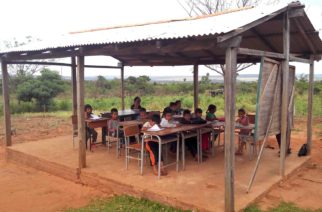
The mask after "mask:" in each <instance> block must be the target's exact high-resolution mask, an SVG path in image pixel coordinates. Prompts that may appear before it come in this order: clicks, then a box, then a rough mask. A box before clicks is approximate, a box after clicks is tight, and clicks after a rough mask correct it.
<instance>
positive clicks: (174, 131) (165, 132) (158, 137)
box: [141, 123, 212, 179]
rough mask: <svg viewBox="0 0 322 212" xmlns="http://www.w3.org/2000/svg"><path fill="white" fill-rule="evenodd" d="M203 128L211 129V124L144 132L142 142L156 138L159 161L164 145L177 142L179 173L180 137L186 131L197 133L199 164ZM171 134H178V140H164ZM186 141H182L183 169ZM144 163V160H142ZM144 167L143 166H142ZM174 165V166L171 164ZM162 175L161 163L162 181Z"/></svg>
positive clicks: (159, 167)
mask: <svg viewBox="0 0 322 212" xmlns="http://www.w3.org/2000/svg"><path fill="white" fill-rule="evenodd" d="M203 128H209V129H212V128H211V123H206V124H189V125H179V126H177V127H173V128H162V130H160V131H149V130H143V131H142V132H143V133H144V136H143V137H142V142H143V141H144V139H145V138H147V137H149V136H150V137H151V138H152V139H153V138H156V139H153V140H156V141H157V142H158V143H159V161H161V154H162V144H166V143H171V142H175V141H177V153H176V156H177V160H176V165H177V171H178V170H179V148H180V147H179V135H180V133H181V132H186V131H197V153H198V158H199V159H200V160H198V162H202V159H201V158H202V142H201V129H203ZM171 134H176V135H177V138H176V139H171V140H167V139H162V137H163V136H167V135H171ZM184 148H185V141H184V139H183V141H182V163H183V164H182V165H183V167H184V166H185V153H184V152H185V151H184V150H185V149H184ZM142 161H143V160H142ZM141 165H142V164H141ZM171 165H172V164H171ZM160 173H161V166H160V163H159V164H158V178H159V179H160Z"/></svg>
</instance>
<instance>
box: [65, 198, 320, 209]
mask: <svg viewBox="0 0 322 212" xmlns="http://www.w3.org/2000/svg"><path fill="white" fill-rule="evenodd" d="M85 211H86V212H94V211H95V212H96V211H113V212H114V211H117V212H123V211H124V212H127V211H146V212H156V211H166V212H181V211H183V210H180V209H176V208H173V207H169V206H166V205H163V204H160V203H157V202H153V201H150V200H147V199H138V198H134V197H130V196H116V197H113V198H110V199H99V200H94V201H93V202H92V203H91V204H89V205H87V206H85V207H83V208H77V209H67V210H66V212H85ZM187 211H190V210H187ZM244 211H245V212H322V209H318V210H309V209H303V208H299V207H297V206H296V205H295V204H293V203H286V202H281V203H280V204H279V205H278V206H277V207H275V208H270V209H268V210H265V211H263V210H261V209H259V207H258V206H257V205H251V206H249V207H247V208H245V209H244Z"/></svg>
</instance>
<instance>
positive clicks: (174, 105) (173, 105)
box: [169, 102, 176, 110]
mask: <svg viewBox="0 0 322 212" xmlns="http://www.w3.org/2000/svg"><path fill="white" fill-rule="evenodd" d="M169 107H170V108H171V110H176V103H174V102H170V104H169Z"/></svg>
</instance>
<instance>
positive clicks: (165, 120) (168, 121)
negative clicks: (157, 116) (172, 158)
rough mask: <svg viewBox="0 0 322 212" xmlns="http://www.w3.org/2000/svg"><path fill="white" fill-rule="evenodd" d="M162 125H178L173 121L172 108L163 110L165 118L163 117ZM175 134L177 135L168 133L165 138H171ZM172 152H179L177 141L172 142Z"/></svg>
mask: <svg viewBox="0 0 322 212" xmlns="http://www.w3.org/2000/svg"><path fill="white" fill-rule="evenodd" d="M160 126H161V127H165V128H171V127H176V126H177V125H176V124H175V123H173V121H172V110H171V109H170V108H166V109H165V110H164V111H163V118H162V119H161V123H160ZM174 136H175V135H167V136H164V138H166V139H169V138H173V137H174ZM170 152H171V153H173V154H175V153H176V152H177V142H172V143H171V144H170Z"/></svg>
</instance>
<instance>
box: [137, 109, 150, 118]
mask: <svg viewBox="0 0 322 212" xmlns="http://www.w3.org/2000/svg"><path fill="white" fill-rule="evenodd" d="M137 120H138V121H147V120H148V114H147V112H146V109H145V108H144V107H142V108H141V109H140V114H139V116H138V117H137Z"/></svg>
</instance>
